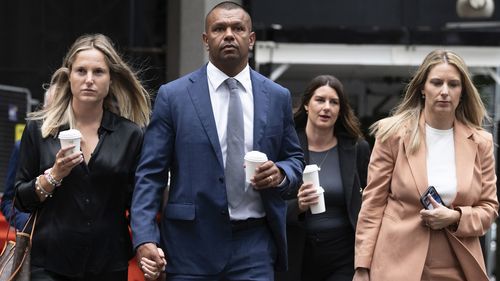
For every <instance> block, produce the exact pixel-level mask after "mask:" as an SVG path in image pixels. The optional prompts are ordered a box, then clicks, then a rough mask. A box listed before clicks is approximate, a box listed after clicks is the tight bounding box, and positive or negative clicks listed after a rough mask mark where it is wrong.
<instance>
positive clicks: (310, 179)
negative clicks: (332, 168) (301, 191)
mask: <svg viewBox="0 0 500 281" xmlns="http://www.w3.org/2000/svg"><path fill="white" fill-rule="evenodd" d="M319 170H320V169H319V167H318V165H316V164H312V165H307V166H306V168H305V169H304V173H303V175H302V181H303V182H304V183H312V184H313V186H314V187H316V188H318V187H319V173H318V172H319Z"/></svg>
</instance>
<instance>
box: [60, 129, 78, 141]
mask: <svg viewBox="0 0 500 281" xmlns="http://www.w3.org/2000/svg"><path fill="white" fill-rule="evenodd" d="M59 138H60V139H65V140H67V139H79V138H82V134H81V133H80V131H78V130H76V129H70V130H66V131H61V132H59Z"/></svg>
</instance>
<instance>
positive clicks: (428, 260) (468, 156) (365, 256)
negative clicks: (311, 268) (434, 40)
mask: <svg viewBox="0 0 500 281" xmlns="http://www.w3.org/2000/svg"><path fill="white" fill-rule="evenodd" d="M488 118H489V117H488V116H487V112H486V110H485V107H484V105H483V103H482V101H481V98H480V96H479V93H478V91H477V89H476V88H475V87H474V85H473V83H472V81H471V78H470V76H469V74H468V70H467V67H466V66H465V63H464V61H463V60H462V59H461V58H460V57H459V56H458V55H457V54H455V53H453V52H450V51H443V50H436V51H433V52H431V53H429V54H428V55H427V57H426V58H425V59H424V62H423V63H422V65H421V66H420V67H419V68H418V70H417V72H416V73H415V76H414V77H413V78H412V80H411V81H410V83H409V85H408V87H407V89H406V94H405V97H404V99H403V100H402V102H401V103H400V104H399V105H398V107H397V108H396V110H395V112H394V114H393V115H392V116H391V117H388V118H386V119H383V120H381V121H379V122H377V123H375V124H374V125H373V126H372V127H371V130H372V133H373V134H374V135H375V137H376V142H375V146H374V148H373V151H372V155H371V159H370V164H369V168H368V184H367V187H366V189H365V190H364V193H363V203H362V206H361V211H360V213H359V218H358V224H357V229H356V242H355V268H356V273H355V275H354V279H353V280H355V281H360V280H371V281H391V280H405V281H417V280H468V281H482V280H484V281H487V280H488V276H487V275H486V271H485V265H484V260H483V255H482V252H481V247H480V244H479V237H480V236H482V235H484V234H485V233H486V231H487V230H488V229H489V227H490V226H491V224H492V223H493V221H494V220H495V218H496V217H497V210H498V201H497V195H496V187H495V183H496V175H495V161H494V156H493V141H492V135H491V134H490V133H488V132H486V131H484V130H483V129H482V128H481V125H482V122H483V121H484V119H488ZM431 185H432V186H435V187H436V190H437V192H438V193H439V194H440V195H441V198H442V200H443V203H444V205H440V204H438V203H437V202H436V200H434V199H431V198H430V197H427V199H428V200H430V202H431V203H432V206H433V209H432V210H426V209H424V208H423V206H422V204H421V202H420V198H421V196H422V195H423V194H424V193H425V191H426V190H427V188H428V187H429V186H431Z"/></svg>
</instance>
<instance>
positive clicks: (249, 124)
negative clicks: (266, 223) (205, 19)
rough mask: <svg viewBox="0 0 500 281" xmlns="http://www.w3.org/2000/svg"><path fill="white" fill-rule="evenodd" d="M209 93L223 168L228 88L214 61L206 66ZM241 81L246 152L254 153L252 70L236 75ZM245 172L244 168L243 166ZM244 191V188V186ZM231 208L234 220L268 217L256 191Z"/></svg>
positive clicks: (225, 148) (248, 191) (230, 211)
mask: <svg viewBox="0 0 500 281" xmlns="http://www.w3.org/2000/svg"><path fill="white" fill-rule="evenodd" d="M207 78H208V91H209V92H210V102H211V103H212V110H213V113H214V119H215V125H216V127H217V135H218V136H219V143H220V147H221V150H222V158H223V160H224V165H225V163H226V154H227V153H226V151H227V142H226V130H227V111H228V108H229V88H228V87H227V86H226V85H225V84H224V81H226V79H227V78H230V77H229V76H227V75H226V74H225V73H224V72H222V71H221V70H219V69H218V68H217V67H216V66H215V65H213V64H212V63H211V62H209V63H208V65H207ZM233 78H235V79H236V80H237V81H238V83H237V84H238V88H239V94H240V99H241V105H242V108H243V123H244V126H245V128H244V133H245V153H247V152H249V151H252V150H253V119H254V118H253V115H254V108H253V107H254V105H253V92H252V80H251V79H250V67H249V66H248V64H247V66H246V67H245V68H244V69H243V70H242V71H241V72H240V73H238V74H237V75H236V76H234V77H233ZM241 168H242V169H243V167H241ZM241 188H243V189H244V188H245V187H244V186H242V187H241ZM228 208H229V215H230V217H231V219H232V220H244V219H247V218H259V217H263V216H265V211H264V207H263V205H262V199H261V197H260V195H259V194H258V193H257V192H256V191H255V190H254V189H253V188H247V189H246V196H245V199H244V200H243V202H242V203H241V204H240V205H239V206H238V207H237V208H236V209H233V208H230V207H228Z"/></svg>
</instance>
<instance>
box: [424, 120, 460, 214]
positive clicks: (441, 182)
mask: <svg viewBox="0 0 500 281" xmlns="http://www.w3.org/2000/svg"><path fill="white" fill-rule="evenodd" d="M425 141H426V146H427V181H428V183H429V186H431V185H432V186H434V187H435V188H436V191H437V192H438V193H439V195H441V199H443V202H444V203H445V204H446V206H450V205H451V203H453V200H454V199H455V196H456V195H457V173H456V166H455V142H454V138H453V128H451V129H448V130H438V129H434V128H432V127H430V126H429V125H427V124H425Z"/></svg>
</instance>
